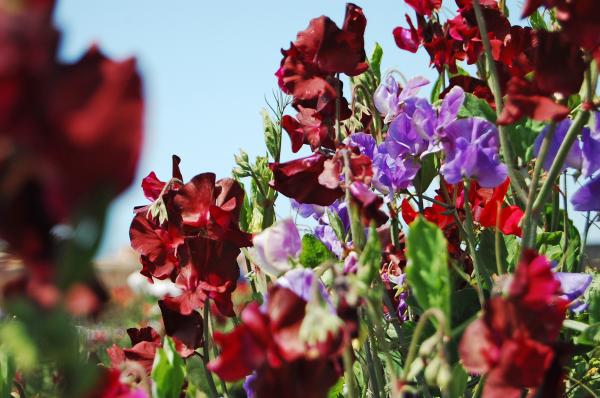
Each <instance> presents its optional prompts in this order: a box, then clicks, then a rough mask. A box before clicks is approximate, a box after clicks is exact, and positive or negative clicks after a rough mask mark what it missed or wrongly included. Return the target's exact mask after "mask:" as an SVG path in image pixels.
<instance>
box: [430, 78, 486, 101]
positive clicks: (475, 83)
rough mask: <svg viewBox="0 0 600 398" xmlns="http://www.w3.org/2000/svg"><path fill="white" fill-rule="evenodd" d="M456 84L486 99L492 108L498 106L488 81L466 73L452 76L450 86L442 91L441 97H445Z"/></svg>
mask: <svg viewBox="0 0 600 398" xmlns="http://www.w3.org/2000/svg"><path fill="white" fill-rule="evenodd" d="M455 86H458V87H460V88H462V89H463V90H464V91H465V92H467V93H471V94H473V95H474V96H476V97H478V98H481V99H484V100H486V101H487V103H488V104H489V105H490V106H491V107H492V108H495V107H496V104H495V103H494V94H492V90H490V88H489V86H488V84H487V82H485V81H483V80H481V79H477V78H475V77H471V76H466V75H458V76H452V77H451V78H450V79H449V84H448V87H446V89H445V90H444V91H442V92H441V93H440V99H443V98H444V97H445V96H446V94H448V93H449V92H450V90H452V88H453V87H455Z"/></svg>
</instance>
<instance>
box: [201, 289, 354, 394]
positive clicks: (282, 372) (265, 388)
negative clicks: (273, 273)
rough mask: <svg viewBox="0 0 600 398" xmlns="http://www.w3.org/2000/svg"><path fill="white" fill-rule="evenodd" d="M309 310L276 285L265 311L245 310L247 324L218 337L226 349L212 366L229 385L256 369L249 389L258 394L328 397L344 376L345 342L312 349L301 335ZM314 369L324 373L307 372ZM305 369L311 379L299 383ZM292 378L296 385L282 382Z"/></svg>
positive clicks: (254, 305) (251, 307) (251, 306)
mask: <svg viewBox="0 0 600 398" xmlns="http://www.w3.org/2000/svg"><path fill="white" fill-rule="evenodd" d="M305 309H306V301H304V300H303V299H302V298H300V297H299V296H298V295H296V293H294V292H292V291H291V290H289V289H287V288H283V287H280V286H273V287H271V288H270V289H269V295H268V302H267V304H266V308H265V309H263V308H261V307H259V305H258V304H257V303H251V304H249V305H248V306H247V307H246V308H245V309H244V311H243V312H242V323H241V324H240V325H239V326H237V327H236V328H235V329H234V330H233V331H232V332H230V333H228V334H222V333H215V335H214V338H215V342H216V343H217V344H218V345H220V346H221V348H222V351H221V354H220V355H219V357H217V358H216V359H215V360H213V361H212V362H210V363H209V365H208V368H209V369H210V370H211V371H212V372H215V373H216V374H217V375H219V377H221V378H222V379H223V380H226V381H235V380H239V379H241V378H243V377H244V376H247V375H249V374H250V373H252V372H253V371H254V372H255V378H254V380H253V381H252V383H251V386H250V387H251V388H252V390H253V391H254V392H255V393H256V395H257V396H281V395H282V394H285V395H286V396H290V395H291V396H293V397H306V396H309V397H315V398H316V397H321V396H324V394H326V392H327V391H328V389H329V388H330V387H331V386H332V385H333V384H334V383H335V381H336V380H337V378H338V377H339V376H340V374H341V370H342V369H341V367H340V366H339V363H338V361H339V354H340V349H341V347H342V344H341V343H342V342H343V341H344V339H341V340H340V339H339V338H336V339H328V340H327V341H326V343H325V345H322V344H321V345H320V346H317V347H311V346H309V345H308V343H306V342H305V341H303V340H302V339H301V338H300V335H299V332H300V326H301V324H302V321H303V320H304V316H305ZM338 335H340V336H341V337H343V336H344V332H343V331H342V330H340V331H339V332H338ZM309 366H314V367H313V369H321V370H322V371H323V372H314V371H313V372H308V371H307V370H308V369H309V368H308V367H309ZM301 369H305V370H306V372H302V374H303V375H305V376H306V377H302V379H299V376H298V374H297V373H294V372H296V371H300V370H301ZM292 375H294V376H293V377H292ZM278 378H280V379H278ZM291 378H293V379H294V380H295V381H294V382H293V383H292V384H291V385H290V384H287V383H283V381H284V380H288V379H291ZM299 380H302V387H303V388H300V385H299V384H298V381H299ZM293 386H297V388H296V387H293Z"/></svg>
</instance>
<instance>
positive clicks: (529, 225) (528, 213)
mask: <svg viewBox="0 0 600 398" xmlns="http://www.w3.org/2000/svg"><path fill="white" fill-rule="evenodd" d="M555 130H556V124H554V123H553V124H552V125H551V126H550V129H549V130H548V132H547V133H546V135H545V136H544V140H543V141H542V145H541V146H540V151H539V153H538V157H537V160H536V161H535V167H534V169H533V175H532V176H531V184H529V196H528V197H527V205H526V207H525V214H524V216H523V220H524V226H523V242H522V247H523V248H528V247H533V246H534V245H535V227H536V225H537V222H536V217H535V216H533V215H532V210H533V201H534V199H535V195H536V192H537V187H538V182H539V179H540V175H541V174H542V168H543V165H544V162H545V160H546V155H547V154H548V150H549V149H550V143H551V142H552V138H553V136H554V131H555Z"/></svg>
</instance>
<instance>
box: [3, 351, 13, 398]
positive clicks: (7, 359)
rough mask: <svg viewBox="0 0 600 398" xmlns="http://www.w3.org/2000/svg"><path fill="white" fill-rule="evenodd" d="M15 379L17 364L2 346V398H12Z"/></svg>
mask: <svg viewBox="0 0 600 398" xmlns="http://www.w3.org/2000/svg"><path fill="white" fill-rule="evenodd" d="M14 377H15V364H14V361H13V359H12V357H11V356H10V355H9V354H8V352H6V351H4V350H3V349H2V346H1V345H0V397H2V398H4V397H10V396H11V395H10V393H11V391H12V384H13V379H14Z"/></svg>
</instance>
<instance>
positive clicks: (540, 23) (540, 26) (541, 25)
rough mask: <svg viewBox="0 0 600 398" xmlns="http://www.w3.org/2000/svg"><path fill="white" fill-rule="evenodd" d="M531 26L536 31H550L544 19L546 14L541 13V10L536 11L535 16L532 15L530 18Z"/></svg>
mask: <svg viewBox="0 0 600 398" xmlns="http://www.w3.org/2000/svg"><path fill="white" fill-rule="evenodd" d="M529 24H530V25H531V27H532V28H533V29H536V30H549V29H548V24H547V23H546V20H545V19H544V14H543V12H540V10H535V11H534V12H533V14H531V16H530V17H529Z"/></svg>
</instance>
